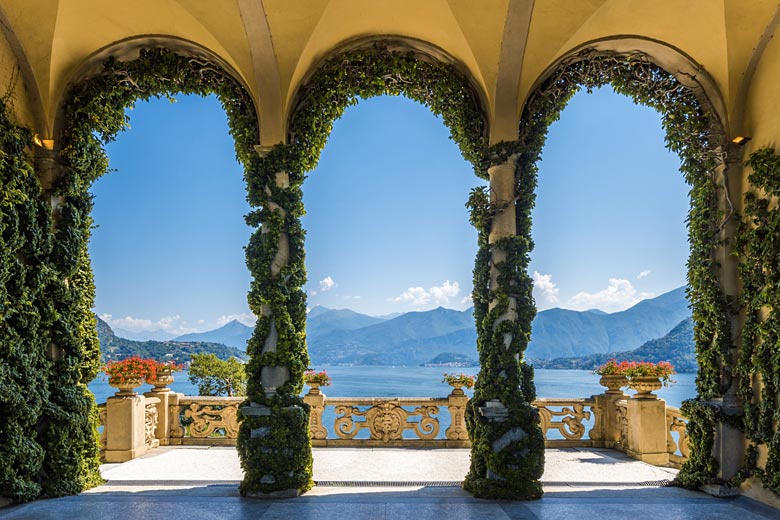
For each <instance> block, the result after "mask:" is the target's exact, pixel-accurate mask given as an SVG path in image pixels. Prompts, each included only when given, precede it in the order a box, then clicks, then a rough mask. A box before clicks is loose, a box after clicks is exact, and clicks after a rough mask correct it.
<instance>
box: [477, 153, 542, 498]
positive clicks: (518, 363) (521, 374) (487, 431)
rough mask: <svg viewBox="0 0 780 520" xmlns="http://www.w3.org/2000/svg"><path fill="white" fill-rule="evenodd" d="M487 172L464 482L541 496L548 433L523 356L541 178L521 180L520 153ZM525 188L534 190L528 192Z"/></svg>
mask: <svg viewBox="0 0 780 520" xmlns="http://www.w3.org/2000/svg"><path fill="white" fill-rule="evenodd" d="M488 173H489V176H490V198H489V200H487V197H486V196H485V194H484V192H481V195H480V192H479V191H476V192H472V197H471V199H470V201H469V205H470V206H471V208H472V223H474V224H475V225H476V226H477V229H478V230H479V231H480V236H479V245H480V251H479V253H478V255H477V265H476V267H475V270H474V282H475V283H474V285H475V287H474V300H475V301H474V307H475V318H476V321H477V331H478V340H477V346H478V349H479V359H480V372H479V377H478V378H477V384H476V388H475V391H474V398H473V399H471V401H470V402H469V406H468V411H467V415H466V421H467V425H468V429H469V434H470V437H471V442H472V449H471V467H470V470H469V474H468V475H467V476H466V480H465V482H464V484H463V486H464V488H465V489H466V490H468V491H470V492H471V493H473V494H474V495H475V496H477V497H481V498H504V499H534V498H539V497H540V496H541V495H542V485H541V482H540V480H539V479H540V478H541V476H542V472H543V471H544V437H543V435H542V431H541V429H540V428H539V425H538V420H539V419H538V411H537V410H536V409H535V408H534V407H532V406H531V404H530V403H531V401H532V400H533V399H534V397H535V390H534V386H533V375H532V372H531V367H530V366H528V365H526V364H525V363H524V361H523V360H522V355H523V352H524V351H525V348H526V346H527V344H528V340H529V338H530V332H531V321H532V320H533V317H534V315H535V309H534V304H533V299H532V295H531V291H532V288H533V286H532V284H531V280H530V278H529V277H528V273H527V266H528V261H529V256H528V254H529V252H530V249H531V242H530V225H528V226H525V225H520V226H518V223H521V222H524V221H525V219H530V211H531V204H532V201H533V189H534V186H533V185H532V184H528V185H522V184H521V185H517V181H516V175H515V173H516V156H511V157H510V158H508V159H506V160H504V161H502V162H500V163H498V164H495V165H493V166H492V167H490V168H489V170H488ZM518 190H526V191H527V190H530V192H527V197H525V198H524V197H522V196H517V195H516V193H519V192H518ZM528 197H530V198H528ZM480 199H481V200H480ZM524 203H525V205H524ZM518 231H521V232H523V233H522V234H519V233H518Z"/></svg>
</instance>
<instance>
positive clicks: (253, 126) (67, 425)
mask: <svg viewBox="0 0 780 520" xmlns="http://www.w3.org/2000/svg"><path fill="white" fill-rule="evenodd" d="M153 43H154V42H153V41H150V40H139V39H134V40H133V41H132V42H131V43H130V44H127V45H120V46H118V47H117V46H112V47H111V48H108V49H106V50H105V54H100V53H99V54H98V55H96V56H94V57H93V58H94V59H92V60H88V61H87V62H86V63H85V64H84V66H83V67H82V68H81V73H80V74H79V75H77V76H74V79H73V80H72V81H71V83H70V88H69V90H68V93H67V94H66V95H65V96H64V97H63V99H62V102H61V107H60V109H59V116H58V118H57V125H56V134H55V139H54V140H53V142H50V143H45V142H44V143H42V144H43V145H44V146H42V147H40V148H39V150H38V154H37V155H38V157H37V158H36V159H37V161H36V169H37V171H38V174H39V176H40V177H41V178H43V179H44V181H45V182H44V183H43V184H44V188H45V190H46V192H47V195H49V196H50V197H51V201H52V217H53V218H52V220H53V223H54V225H53V229H51V230H49V233H51V242H50V243H51V252H50V255H49V264H48V265H47V271H46V272H49V273H52V274H53V276H52V278H53V280H52V282H51V284H50V286H49V287H48V288H47V289H48V291H49V295H50V301H49V305H50V308H49V309H48V311H49V312H50V313H52V314H53V315H56V316H57V319H56V320H53V322H52V325H51V330H50V331H49V333H50V338H49V339H50V349H49V350H50V352H49V359H50V361H51V362H52V368H51V371H50V373H49V374H47V377H48V385H49V388H50V389H52V392H51V398H50V400H49V406H48V407H47V409H46V410H45V411H44V414H43V416H42V417H41V418H40V422H39V424H40V427H39V431H40V434H39V437H40V438H42V439H44V441H45V442H44V444H45V448H46V460H45V461H44V468H45V471H46V473H47V479H48V480H49V481H51V482H52V484H51V486H50V487H49V488H48V489H44V491H45V492H46V493H48V494H50V495H52V494H54V495H57V494H72V493H77V492H79V491H81V490H82V489H84V488H85V487H90V486H92V485H96V484H98V483H99V482H100V477H99V473H98V467H99V462H98V438H97V434H96V427H97V420H98V418H97V412H96V408H95V402H94V398H93V396H92V394H91V393H90V392H89V391H88V390H87V387H86V384H87V383H89V381H91V380H92V379H94V377H95V376H96V375H97V373H98V370H99V365H100V348H99V343H98V341H97V331H96V323H95V318H94V316H93V314H92V311H91V309H92V307H93V304H94V297H95V293H94V281H93V276H92V270H91V265H90V259H89V254H88V241H89V237H90V228H91V223H92V220H91V216H90V213H91V209H92V201H91V195H90V194H89V188H90V186H91V184H92V183H93V182H94V181H95V180H96V179H97V178H99V177H100V176H101V175H103V174H104V173H105V172H106V171H107V167H108V161H107V157H106V154H105V151H104V150H103V147H102V144H103V142H104V141H110V140H113V139H114V138H116V136H117V135H118V133H119V132H121V131H122V130H123V129H124V127H125V126H126V115H125V110H126V109H127V108H129V107H131V106H132V105H133V103H134V102H135V101H137V100H140V99H148V98H150V97H159V96H164V95H169V94H175V93H185V94H200V95H206V94H215V95H217V97H218V98H219V99H220V101H221V102H222V105H223V108H224V110H225V111H226V113H227V116H228V124H229V127H230V132H231V134H232V136H233V138H234V140H235V150H236V156H237V158H238V159H239V161H240V162H241V163H242V164H243V165H244V168H245V172H249V171H250V170H251V166H252V164H254V162H255V161H256V159H257V155H256V152H255V149H254V147H255V145H256V144H257V142H258V134H259V125H258V119H257V112H256V110H255V105H254V102H253V100H252V98H251V95H250V94H249V92H248V91H247V89H246V88H245V87H244V85H243V83H242V82H241V81H240V80H239V79H238V77H237V76H236V75H235V73H233V72H232V71H230V70H226V69H225V68H223V66H222V65H223V64H222V63H220V62H219V61H218V60H217V59H216V58H214V57H213V56H211V55H210V54H209V53H207V52H206V51H203V50H199V52H194V51H193V47H192V46H191V45H189V44H187V43H186V42H184V43H182V47H181V48H188V49H190V50H189V51H187V52H186V53H180V52H177V51H178V49H177V51H173V50H170V49H168V48H166V47H164V46H160V45H156V44H155V45H152V44H153ZM158 43H159V42H158ZM117 51H119V52H117ZM118 56H119V57H118ZM122 58H130V59H128V60H127V61H123V60H122ZM47 144H48V146H46V145H47ZM246 177H247V180H249V179H250V178H251V174H250V173H246ZM54 389H57V390H56V391H55V390H54Z"/></svg>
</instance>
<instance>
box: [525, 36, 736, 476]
mask: <svg viewBox="0 0 780 520" xmlns="http://www.w3.org/2000/svg"><path fill="white" fill-rule="evenodd" d="M608 84H609V85H611V86H612V87H613V88H614V89H615V90H616V91H617V92H618V93H621V94H624V95H627V96H628V97H630V98H632V99H633V100H634V102H636V103H641V104H644V105H647V106H650V107H652V108H655V109H656V110H657V111H659V112H660V113H661V115H662V124H663V127H664V130H665V131H666V141H667V147H668V148H669V149H670V150H672V151H674V152H676V153H677V154H678V155H679V156H680V159H681V161H682V166H681V170H682V172H683V174H684V176H685V179H686V181H687V182H688V183H689V184H690V185H691V191H690V197H691V209H690V211H689V218H688V232H689V242H690V244H691V250H690V257H689V261H688V283H689V289H688V298H689V301H690V304H691V308H692V311H693V317H694V323H695V327H694V338H695V341H696V350H697V358H698V361H699V372H698V377H697V393H698V397H697V398H696V399H695V400H689V401H686V403H685V404H684V406H683V410H684V411H685V412H686V413H687V415H688V417H689V418H690V420H691V425H690V426H689V431H691V432H692V436H691V439H692V442H691V446H692V451H691V458H690V461H689V462H687V463H686V465H685V466H684V467H683V470H682V471H681V474H680V479H681V481H682V482H683V483H684V484H691V483H692V482H693V481H694V480H695V479H700V478H701V475H702V474H703V473H705V472H706V471H705V468H712V467H716V468H717V467H718V462H719V461H715V460H714V459H713V456H712V454H711V448H712V446H711V444H709V445H708V442H710V441H711V439H712V438H711V436H710V434H708V433H706V432H705V433H702V432H704V431H705V430H707V428H708V425H706V424H703V423H702V422H701V418H702V417H704V416H706V417H710V416H709V415H708V414H709V413H710V412H707V411H706V410H709V409H710V408H708V407H711V405H710V404H709V403H711V402H712V401H713V400H715V401H722V402H723V403H726V404H723V405H718V406H717V408H718V411H716V413H720V412H722V413H725V414H726V415H728V414H734V413H738V406H737V407H734V408H733V409H731V408H729V406H728V403H732V404H733V403H735V402H736V398H735V392H736V384H735V383H736V381H735V379H734V377H733V374H732V368H733V365H734V361H735V356H736V341H737V330H738V326H737V313H738V310H737V309H736V308H735V306H734V303H735V301H736V299H737V291H738V287H737V262H736V261H735V258H734V256H733V255H732V254H731V247H732V246H731V245H730V243H731V244H733V240H732V239H733V238H734V236H735V226H736V218H735V207H734V202H732V194H738V193H740V192H739V191H738V190H739V184H738V183H739V177H740V176H739V175H738V171H737V168H738V167H739V158H740V151H739V149H738V147H737V146H736V145H734V144H733V143H731V142H730V140H729V138H728V119H727V116H726V109H725V103H724V102H723V98H722V96H721V94H720V92H719V90H718V89H717V87H716V85H715V84H714V82H713V81H712V79H711V78H710V76H709V75H708V74H707V73H706V71H705V70H703V68H702V67H701V66H699V65H698V64H696V63H695V62H694V61H693V60H692V59H690V57H688V56H686V55H685V54H683V53H682V52H681V51H679V50H677V49H674V48H672V47H670V46H668V45H665V44H663V43H662V42H657V41H652V40H647V39H642V38H609V39H604V40H599V41H596V42H591V43H589V44H587V45H584V46H582V47H579V48H577V49H574V50H572V51H571V52H569V53H567V54H566V55H564V56H563V57H561V58H560V59H559V60H557V61H556V63H555V64H553V65H552V66H551V67H549V68H548V69H547V70H546V71H545V73H544V74H542V76H541V77H540V78H539V79H538V80H537V82H536V83H535V85H534V87H533V88H532V89H531V91H530V93H529V94H528V96H527V98H526V100H525V102H524V104H523V110H522V116H521V118H520V123H519V131H518V136H519V144H518V145H519V148H520V149H521V150H522V153H521V154H520V156H519V158H518V161H517V174H516V178H515V184H516V186H517V189H518V190H519V191H521V192H523V193H522V195H521V197H522V198H524V199H525V201H526V202H525V203H524V204H517V218H518V228H521V227H522V226H524V227H525V229H526V233H527V235H528V236H529V237H530V228H531V226H530V220H531V217H530V211H531V208H532V207H533V201H534V195H533V190H534V189H535V186H536V171H537V167H536V163H537V161H538V159H539V158H540V154H541V151H542V147H543V146H544V142H545V138H546V134H547V129H548V127H549V125H550V124H551V123H552V122H553V121H555V120H557V119H558V117H559V116H560V113H561V111H562V110H563V108H564V107H565V106H566V104H567V103H568V101H569V99H570V98H571V96H572V95H573V94H574V93H575V92H576V91H578V90H579V89H580V88H582V87H585V88H588V89H589V88H594V87H600V86H603V85H608ZM521 222H522V224H521ZM529 252H530V251H529ZM702 410H705V411H704V412H703V411H702ZM721 416H722V415H721ZM735 444H738V446H732V449H733V450H734V451H735V452H736V453H737V458H740V456H739V452H740V451H741V450H742V446H741V443H735ZM737 469H738V464H737V465H736V466H733V467H728V468H727V467H726V466H723V465H722V466H721V471H722V472H723V474H724V475H726V476H725V477H724V478H726V479H728V478H730V477H731V476H732V475H733V473H734V472H736V470H737ZM729 473H730V474H729ZM710 477H713V478H714V477H715V475H710ZM699 483H701V482H699Z"/></svg>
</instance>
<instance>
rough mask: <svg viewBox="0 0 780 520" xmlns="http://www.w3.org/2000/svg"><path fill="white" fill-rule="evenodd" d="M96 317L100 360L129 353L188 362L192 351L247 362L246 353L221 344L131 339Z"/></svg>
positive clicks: (129, 354) (120, 356)
mask: <svg viewBox="0 0 780 520" xmlns="http://www.w3.org/2000/svg"><path fill="white" fill-rule="evenodd" d="M96 318H97V332H98V341H99V342H100V352H101V355H102V357H103V361H104V362H105V361H117V360H120V359H125V358H128V357H130V356H140V357H143V358H153V359H156V360H158V361H169V360H173V361H175V362H176V363H178V364H184V363H189V361H190V355H191V354H203V353H211V354H216V356H217V357H218V358H220V359H228V358H230V357H231V356H235V357H237V358H239V359H241V360H244V361H246V360H247V355H246V352H244V351H242V350H239V349H237V348H234V347H228V346H226V345H223V344H221V343H207V342H196V341H155V340H148V341H134V340H131V339H127V338H122V337H119V336H117V335H116V334H115V333H114V331H113V330H112V329H111V326H110V325H109V324H108V323H106V322H105V321H103V320H101V319H100V318H99V317H96Z"/></svg>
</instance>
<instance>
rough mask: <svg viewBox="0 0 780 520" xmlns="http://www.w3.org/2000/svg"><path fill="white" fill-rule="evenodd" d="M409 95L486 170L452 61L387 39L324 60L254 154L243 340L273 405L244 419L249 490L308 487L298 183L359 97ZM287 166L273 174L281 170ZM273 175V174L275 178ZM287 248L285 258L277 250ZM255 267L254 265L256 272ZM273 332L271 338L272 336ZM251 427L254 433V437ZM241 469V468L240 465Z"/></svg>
mask: <svg viewBox="0 0 780 520" xmlns="http://www.w3.org/2000/svg"><path fill="white" fill-rule="evenodd" d="M386 94H389V95H405V96H407V97H409V98H411V99H413V100H415V101H418V102H420V103H422V104H424V105H426V106H427V107H428V108H430V109H431V111H432V112H433V113H434V114H437V115H440V116H442V119H443V120H444V122H445V124H447V126H448V127H449V128H450V131H451V137H452V139H453V140H454V141H455V143H456V144H457V145H458V146H459V148H460V150H461V152H462V154H463V156H464V157H465V158H466V159H468V160H469V161H471V162H472V164H473V165H474V168H475V171H476V172H477V174H478V175H480V176H482V177H486V176H487V172H486V164H487V158H486V155H485V145H486V143H487V139H486V127H485V119H484V116H483V111H482V107H481V105H480V102H479V100H478V99H477V97H476V96H475V95H474V90H473V88H472V87H471V85H470V84H469V83H468V80H467V79H466V78H465V77H464V76H463V75H462V74H460V73H459V72H458V71H457V70H456V69H455V67H453V66H452V65H449V64H444V63H441V62H438V61H435V60H432V59H429V58H427V57H425V56H421V55H419V54H416V53H412V52H402V51H394V50H391V49H389V48H388V46H386V45H384V44H376V45H372V46H370V47H367V48H360V49H356V50H352V51H348V52H345V53H342V54H339V55H338V56H335V57H333V58H330V59H328V60H325V61H324V62H323V63H322V64H321V65H320V66H319V67H318V69H317V70H316V72H315V73H314V74H313V75H312V77H311V78H310V79H309V81H308V82H307V83H306V84H305V85H303V86H302V87H301V89H300V91H299V92H298V93H297V96H296V98H295V104H294V108H293V110H292V112H291V113H292V116H291V118H290V120H289V124H288V132H289V138H288V142H287V144H285V145H278V146H276V147H274V148H273V149H272V150H271V151H270V153H268V155H266V156H265V157H263V158H261V159H258V162H257V170H258V171H261V172H263V173H262V175H258V176H255V177H254V179H255V180H256V181H257V182H256V183H253V182H250V183H249V200H250V203H252V204H253V205H256V206H259V207H260V208H261V209H259V210H256V211H254V212H253V213H252V214H250V216H249V217H248V220H249V221H250V223H251V224H253V225H257V224H260V225H261V226H262V232H260V233H257V234H255V236H253V237H252V239H251V241H250V244H249V246H248V248H247V253H248V257H250V258H252V260H250V262H251V263H253V264H254V265H255V267H254V269H257V272H260V273H262V276H260V277H256V280H263V282H262V283H259V282H256V283H253V285H252V288H251V290H250V296H249V301H250V306H251V308H252V310H253V311H254V312H255V313H256V314H257V315H258V316H260V318H259V320H258V324H257V328H256V329H255V333H254V335H253V336H252V338H251V339H250V340H249V344H248V352H249V353H250V354H251V361H250V363H249V367H248V371H249V374H250V377H249V381H250V383H249V385H248V390H247V391H248V394H249V397H250V400H251V401H253V402H255V403H258V404H260V405H264V406H267V407H270V408H271V409H272V410H273V413H272V414H271V415H269V416H259V417H245V418H244V421H243V423H242V429H241V431H240V432H239V449H241V446H242V445H247V446H248V445H250V444H253V445H257V446H259V447H260V449H259V450H257V451H256V452H255V454H254V455H251V457H252V463H251V464H248V465H247V466H246V468H252V471H253V472H254V475H255V477H254V478H253V479H245V481H244V484H242V491H243V492H245V493H254V492H259V493H273V492H275V491H282V490H286V489H288V490H289V489H298V490H302V491H303V490H306V489H308V487H309V486H311V451H310V444H309V439H308V427H307V425H308V409H307V407H306V405H305V404H304V403H303V402H302V400H301V398H300V397H298V396H299V394H300V391H301V389H302V377H303V372H304V371H305V370H306V368H307V366H308V355H307V351H306V343H305V323H306V321H305V320H306V299H305V293H304V292H303V291H302V290H301V287H302V286H303V284H304V283H305V281H306V273H305V269H304V250H303V242H304V231H303V229H302V228H301V224H300V217H301V216H302V215H303V212H304V210H303V204H302V201H301V197H302V193H301V185H302V183H303V180H304V175H305V173H306V172H307V171H309V170H311V169H313V168H314V167H315V166H316V164H317V161H318V159H319V154H320V152H321V150H322V148H323V147H324V146H325V143H326V141H327V138H328V135H329V134H330V131H331V128H332V126H333V122H334V121H335V120H336V119H338V118H339V117H341V115H342V114H343V112H344V110H345V109H346V108H347V107H349V106H352V105H354V104H356V103H357V102H358V100H359V99H361V98H363V99H365V98H370V97H373V96H379V95H386ZM279 172H284V174H283V175H281V176H277V173H279ZM277 177H278V178H277ZM280 244H281V245H282V246H283V247H282V249H283V252H282V257H284V253H288V255H287V256H288V258H286V259H285V261H281V259H280V258H278V257H277V255H278V254H279V251H280V247H279V246H280ZM253 272H254V270H253ZM271 338H276V340H275V343H274V341H273V340H272V339H271ZM266 367H285V368H287V369H288V370H289V380H288V381H287V382H286V383H284V384H283V385H282V386H281V387H279V388H276V389H273V390H271V389H266V388H263V386H262V379H263V378H262V377H261V375H262V372H263V369H264V368H266ZM252 430H254V431H256V432H258V433H259V435H258V436H257V437H256V438H252V435H251V432H252ZM246 468H245V469H246Z"/></svg>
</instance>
